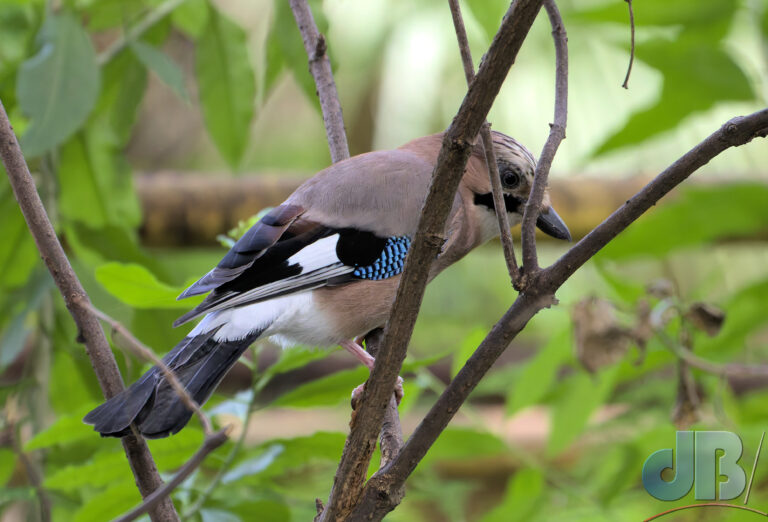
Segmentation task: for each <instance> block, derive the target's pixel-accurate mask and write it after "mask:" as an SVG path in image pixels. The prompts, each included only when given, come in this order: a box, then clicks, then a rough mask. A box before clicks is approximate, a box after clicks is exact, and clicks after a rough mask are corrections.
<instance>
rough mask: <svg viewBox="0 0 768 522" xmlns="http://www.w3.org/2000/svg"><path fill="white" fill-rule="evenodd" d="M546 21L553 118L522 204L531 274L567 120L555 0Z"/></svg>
mask: <svg viewBox="0 0 768 522" xmlns="http://www.w3.org/2000/svg"><path fill="white" fill-rule="evenodd" d="M544 8H545V9H546V10H547V16H548V17H549V23H550V25H551V26H552V38H553V39H554V41H555V62H556V66H555V67H556V68H555V121H554V123H553V124H552V125H550V129H549V137H548V138H547V141H546V143H544V148H542V149H541V155H540V156H539V161H538V162H537V164H536V173H535V174H534V177H533V187H532V188H531V194H530V195H529V196H528V203H526V205H525V212H524V213H523V225H522V244H523V270H524V272H525V273H526V274H532V273H534V272H536V271H537V270H538V269H539V259H538V254H537V253H536V218H538V217H539V211H540V210H541V202H542V199H543V198H544V190H545V189H546V188H547V179H548V178H549V169H550V168H551V167H552V160H554V159H555V153H556V152H557V149H558V147H560V142H562V141H563V140H564V139H565V126H566V123H567V120H568V36H567V35H566V33H565V26H564V25H563V19H562V18H561V17H560V12H559V11H558V9H557V5H555V2H554V0H545V1H544Z"/></svg>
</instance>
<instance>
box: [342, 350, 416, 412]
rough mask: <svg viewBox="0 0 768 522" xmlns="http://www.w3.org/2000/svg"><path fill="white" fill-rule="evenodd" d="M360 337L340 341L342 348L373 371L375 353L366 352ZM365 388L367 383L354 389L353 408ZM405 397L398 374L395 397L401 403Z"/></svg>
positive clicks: (401, 380)
mask: <svg viewBox="0 0 768 522" xmlns="http://www.w3.org/2000/svg"><path fill="white" fill-rule="evenodd" d="M360 340H361V339H360V338H357V339H355V340H354V341H342V342H341V343H339V344H340V345H341V347H342V348H344V349H345V350H347V351H348V352H349V353H351V354H352V355H354V356H355V358H356V359H357V360H358V361H360V362H361V363H362V364H363V365H365V366H366V367H367V368H368V371H373V363H374V362H376V359H374V358H373V355H371V354H370V353H368V352H366V351H365V349H364V348H363V347H362V346H361V345H360V342H359V341H360ZM364 388H365V383H363V384H361V385H360V386H358V387H357V388H355V389H354V390H352V404H353V408H354V405H355V404H357V402H358V401H359V400H360V397H361V396H362V394H363V389H364ZM402 398H403V378H402V377H400V376H398V377H397V382H396V383H395V399H397V403H398V404H400V400H401V399H402Z"/></svg>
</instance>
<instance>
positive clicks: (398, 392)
mask: <svg viewBox="0 0 768 522" xmlns="http://www.w3.org/2000/svg"><path fill="white" fill-rule="evenodd" d="M363 390H365V383H363V384H361V385H360V386H358V387H357V388H355V389H354V390H352V400H351V403H352V409H353V410H356V409H357V405H358V404H360V400H361V399H362V397H363ZM403 395H404V392H403V378H402V377H400V376H399V375H398V376H397V381H395V401H397V405H398V406H399V405H400V401H401V400H403Z"/></svg>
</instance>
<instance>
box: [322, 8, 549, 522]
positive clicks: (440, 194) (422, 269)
mask: <svg viewBox="0 0 768 522" xmlns="http://www.w3.org/2000/svg"><path fill="white" fill-rule="evenodd" d="M541 3H542V0H516V1H515V2H514V3H513V4H512V5H511V6H510V8H509V10H508V11H507V14H506V15H505V17H504V20H503V21H502V24H501V28H500V29H499V32H498V33H497V34H496V36H495V37H494V39H493V42H492V43H491V47H490V49H489V50H488V53H487V54H486V57H485V59H484V60H483V62H482V64H481V65H480V69H479V71H478V73H477V76H476V77H475V80H474V81H473V82H472V84H471V85H470V87H469V90H468V92H467V95H466V97H465V98H464V101H463V102H462V104H461V107H460V108H459V111H458V113H457V114H456V117H455V118H454V120H453V123H451V126H450V127H449V128H448V130H447V131H446V133H445V135H444V137H443V144H442V147H441V149H440V153H439V154H438V158H437V164H436V166H435V170H434V172H433V174H432V183H431V184H430V188H429V193H428V194H427V198H426V201H425V203H424V208H423V210H422V214H421V218H420V220H419V227H418V232H417V233H416V235H415V237H414V240H413V243H412V245H411V249H410V251H409V253H408V257H407V261H406V266H405V270H404V272H403V275H402V277H401V279H400V284H399V285H398V289H397V295H396V298H395V303H394V305H393V307H392V313H391V315H390V318H389V321H388V323H387V326H386V328H385V330H384V340H383V342H382V346H381V348H380V351H379V354H378V357H376V363H375V364H374V367H373V370H372V372H371V377H370V378H369V379H368V383H367V385H366V386H365V389H364V391H363V396H362V400H361V404H360V407H359V409H358V411H357V412H356V415H355V416H354V418H353V420H352V423H351V424H352V425H351V429H350V434H349V436H348V437H347V442H346V444H345V446H344V452H343V454H342V457H341V461H340V463H339V467H338V469H337V471H336V476H335V478H334V485H333V489H332V490H331V495H330V499H329V501H328V505H327V506H326V508H325V511H324V512H323V514H322V517H321V520H325V521H330V520H339V519H343V518H345V517H346V516H347V514H348V513H350V512H351V510H352V508H353V507H354V505H355V504H356V503H357V501H358V498H359V494H360V491H361V489H362V484H363V481H364V480H365V475H366V472H367V469H368V462H369V461H370V458H371V454H372V452H373V448H374V446H375V442H376V437H377V435H378V434H379V431H380V429H381V426H382V421H383V415H384V411H385V409H386V406H387V403H388V402H389V398H390V396H391V395H392V391H393V390H394V386H395V380H396V379H397V376H398V374H399V373H400V368H401V367H402V363H403V359H405V352H406V349H407V347H408V342H409V341H410V338H411V333H412V332H413V326H414V324H415V321H416V316H417V315H418V310H419V307H420V305H421V300H422V298H423V296H424V288H425V286H426V284H427V278H428V276H429V270H430V267H431V265H432V260H433V259H434V258H435V256H436V255H437V254H438V253H439V251H440V248H441V247H442V245H443V242H444V237H443V233H444V227H445V222H446V219H447V217H448V213H449V211H450V209H451V205H452V202H453V198H454V195H455V193H456V189H457V187H458V184H459V181H460V179H461V176H462V174H463V172H464V168H465V166H466V162H467V160H468V158H469V154H470V152H471V149H472V142H473V141H474V138H475V136H476V135H477V133H478V131H479V130H480V126H481V125H482V123H483V121H485V117H486V115H487V114H488V110H489V109H490V107H491V104H492V103H493V100H494V99H495V97H496V95H497V94H498V92H499V90H500V88H501V85H502V83H503V82H504V79H505V77H506V75H507V72H508V71H509V68H510V67H511V66H512V63H513V62H514V59H515V57H516V56H517V52H518V51H519V49H520V47H521V46H522V43H523V40H524V39H525V37H526V35H527V34H528V31H529V29H530V27H531V24H533V20H534V18H535V17H536V15H537V13H538V11H539V9H540V8H541Z"/></svg>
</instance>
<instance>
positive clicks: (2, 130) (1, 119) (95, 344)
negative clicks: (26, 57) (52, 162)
mask: <svg viewBox="0 0 768 522" xmlns="http://www.w3.org/2000/svg"><path fill="white" fill-rule="evenodd" d="M0 156H2V161H3V165H4V166H5V170H6V172H7V173H8V179H9V180H10V182H11V187H12V188H13V194H14V196H15V197H16V201H18V202H19V207H20V208H21V212H22V214H24V219H25V221H26V222H27V226H28V227H29V231H30V233H31V234H32V237H33V238H34V240H35V245H37V249H38V250H39V251H40V256H41V257H42V258H43V261H44V262H45V264H46V266H47V268H48V270H49V271H50V273H51V275H52V276H53V280H54V282H55V283H56V287H57V288H58V289H59V292H60V293H61V295H62V297H63V298H64V303H65V304H66V306H67V309H68V310H69V313H70V314H71V315H72V319H73V320H74V321H75V324H76V325H77V329H78V341H80V342H82V343H84V344H85V350H86V352H87V354H88V357H89V358H90V360H91V364H92V365H93V369H94V372H95V373H96V377H97V379H98V381H99V386H101V390H102V392H103V393H104V396H105V397H106V398H110V397H113V396H115V395H117V394H118V393H120V392H121V391H122V390H123V379H122V377H121V376H120V372H119V370H118V368H117V362H116V361H115V357H114V356H113V355H112V350H110V348H109V343H108V342H107V338H106V337H105V336H104V331H103V330H102V329H101V325H100V324H99V320H98V318H97V317H96V316H94V315H93V314H92V313H91V312H90V311H89V310H88V309H87V308H85V307H83V306H79V304H80V303H89V302H90V300H89V299H88V295H87V294H86V293H85V290H84V289H83V285H82V284H81V283H80V280H79V279H78V278H77V274H75V271H74V270H73V269H72V265H71V264H70V262H69V259H67V256H66V254H65V253H64V249H63V248H62V246H61V243H60V242H59V240H58V238H57V237H56V232H55V231H54V229H53V226H52V225H51V222H50V220H49V219H48V215H47V214H46V212H45V208H44V207H43V203H42V201H41V200H40V196H39V195H38V193H37V188H36V187H35V181H34V179H32V175H31V174H30V172H29V167H28V166H27V162H26V161H25V160H24V155H23V154H22V152H21V148H20V147H19V142H18V140H17V139H16V135H15V134H14V132H13V128H12V127H11V122H10V121H9V120H8V114H7V113H6V112H5V107H4V106H3V104H2V102H1V101H0ZM122 444H123V448H124V449H125V453H126V456H127V457H128V462H129V464H130V466H131V470H132V471H133V474H134V476H135V478H136V484H137V486H138V488H139V491H140V492H141V495H142V497H146V496H147V495H149V494H150V493H151V492H152V491H154V490H156V489H157V488H159V487H160V486H161V485H162V483H163V481H162V479H161V478H160V474H159V473H158V472H157V467H156V466H155V462H154V461H153V460H152V454H151V453H150V452H149V448H148V447H147V443H146V442H145V441H144V439H143V438H140V437H135V436H127V437H123V438H122ZM150 516H151V518H152V520H153V521H155V520H162V521H172V520H178V514H177V513H176V510H175V509H174V507H173V503H172V502H171V501H170V500H165V501H163V502H162V503H161V504H160V505H158V506H157V507H156V508H155V509H153V510H152V511H151V512H150Z"/></svg>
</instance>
